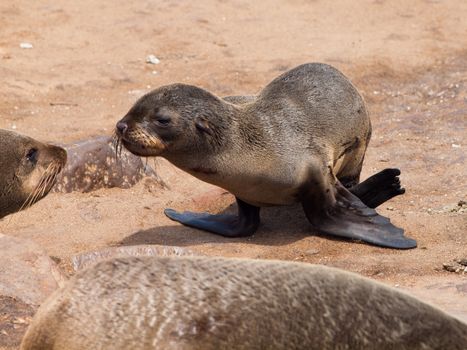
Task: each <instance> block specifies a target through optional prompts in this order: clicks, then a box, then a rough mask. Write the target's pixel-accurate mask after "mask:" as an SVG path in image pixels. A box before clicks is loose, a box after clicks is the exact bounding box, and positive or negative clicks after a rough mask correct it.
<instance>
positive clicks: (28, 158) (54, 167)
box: [0, 129, 67, 218]
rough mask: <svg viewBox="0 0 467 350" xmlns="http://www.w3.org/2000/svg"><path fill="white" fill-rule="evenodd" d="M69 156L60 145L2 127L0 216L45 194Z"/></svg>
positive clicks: (26, 205) (15, 210)
mask: <svg viewBox="0 0 467 350" xmlns="http://www.w3.org/2000/svg"><path fill="white" fill-rule="evenodd" d="M66 158H67V157H66V151H65V150H64V149H63V148H61V147H58V146H54V145H48V144H44V143H41V142H39V141H36V140H34V139H32V138H30V137H28V136H24V135H20V134H17V133H15V132H12V131H8V130H1V129H0V218H2V217H4V216H6V215H8V214H12V213H15V212H17V211H20V210H22V209H25V208H27V207H29V206H31V205H33V204H34V203H36V202H37V201H39V200H40V199H42V198H44V197H45V196H46V195H47V193H49V191H50V189H51V188H52V187H53V185H54V183H55V180H56V178H57V175H58V173H59V172H60V171H61V169H62V168H63V167H64V165H65V163H66Z"/></svg>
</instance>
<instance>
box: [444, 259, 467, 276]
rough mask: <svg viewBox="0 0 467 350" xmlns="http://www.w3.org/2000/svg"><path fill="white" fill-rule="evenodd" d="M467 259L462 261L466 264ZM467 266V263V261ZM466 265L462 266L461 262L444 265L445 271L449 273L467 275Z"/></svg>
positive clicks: (456, 261) (455, 261)
mask: <svg viewBox="0 0 467 350" xmlns="http://www.w3.org/2000/svg"><path fill="white" fill-rule="evenodd" d="M465 260H467V259H462V260H461V261H462V262H464V261H465ZM465 262H466V264H465V265H467V261H465ZM465 265H464V264H461V263H460V261H459V260H454V261H453V262H448V263H444V264H443V269H445V270H446V271H449V272H455V273H460V274H464V273H467V266H465Z"/></svg>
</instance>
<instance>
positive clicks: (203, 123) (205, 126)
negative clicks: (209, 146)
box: [195, 117, 213, 136]
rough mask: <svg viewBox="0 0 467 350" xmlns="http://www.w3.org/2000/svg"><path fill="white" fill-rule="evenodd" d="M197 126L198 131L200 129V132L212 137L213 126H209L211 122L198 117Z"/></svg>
mask: <svg viewBox="0 0 467 350" xmlns="http://www.w3.org/2000/svg"><path fill="white" fill-rule="evenodd" d="M195 125H196V129H198V130H199V131H202V132H205V133H206V134H208V135H211V136H212V134H213V132H212V129H211V126H210V125H209V122H208V121H207V120H206V118H204V117H196V119H195Z"/></svg>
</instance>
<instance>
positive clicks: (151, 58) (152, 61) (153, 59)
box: [146, 55, 161, 64]
mask: <svg viewBox="0 0 467 350" xmlns="http://www.w3.org/2000/svg"><path fill="white" fill-rule="evenodd" d="M146 63H150V64H159V63H161V61H160V60H159V59H158V58H157V57H156V56H154V55H149V56H148V57H146Z"/></svg>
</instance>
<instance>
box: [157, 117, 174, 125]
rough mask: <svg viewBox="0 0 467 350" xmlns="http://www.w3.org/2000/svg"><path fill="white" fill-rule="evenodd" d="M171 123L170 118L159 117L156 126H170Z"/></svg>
mask: <svg viewBox="0 0 467 350" xmlns="http://www.w3.org/2000/svg"><path fill="white" fill-rule="evenodd" d="M170 122H171V120H170V117H158V118H157V119H156V124H157V125H159V126H168V125H169V124H170Z"/></svg>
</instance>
